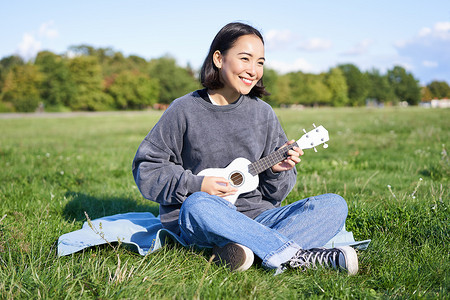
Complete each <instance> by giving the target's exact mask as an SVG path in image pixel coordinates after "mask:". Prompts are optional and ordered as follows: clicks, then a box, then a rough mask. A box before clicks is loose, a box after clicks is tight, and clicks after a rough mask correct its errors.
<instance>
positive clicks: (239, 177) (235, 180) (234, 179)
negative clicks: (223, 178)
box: [229, 171, 244, 187]
mask: <svg viewBox="0 0 450 300" xmlns="http://www.w3.org/2000/svg"><path fill="white" fill-rule="evenodd" d="M229 179H230V181H231V183H232V184H233V186H236V187H239V186H241V185H242V184H243V183H244V175H243V174H242V173H241V172H238V171H236V172H233V173H231V175H230V178H229Z"/></svg>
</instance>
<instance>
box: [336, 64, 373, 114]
mask: <svg viewBox="0 0 450 300" xmlns="http://www.w3.org/2000/svg"><path fill="white" fill-rule="evenodd" d="M338 68H339V69H341V71H342V73H343V74H344V76H345V81H346V82H347V86H348V98H349V104H350V105H352V106H362V105H364V104H365V101H366V98H367V95H368V94H369V80H368V79H367V76H366V75H365V74H364V73H361V71H360V70H359V69H358V67H357V66H355V65H353V64H345V65H339V66H338Z"/></svg>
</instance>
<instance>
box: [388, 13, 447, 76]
mask: <svg viewBox="0 0 450 300" xmlns="http://www.w3.org/2000/svg"><path fill="white" fill-rule="evenodd" d="M395 47H396V48H397V51H398V54H399V56H400V57H402V58H403V59H404V60H406V61H408V62H409V64H410V65H411V68H412V69H413V70H414V74H417V75H419V77H420V78H421V81H422V83H427V82H430V81H432V80H445V81H447V82H450V51H449V49H450V22H436V23H435V24H434V25H433V26H430V27H424V28H422V29H420V30H419V31H418V32H417V34H416V35H415V36H413V37H411V38H409V39H407V40H403V41H399V42H397V43H396V44H395Z"/></svg>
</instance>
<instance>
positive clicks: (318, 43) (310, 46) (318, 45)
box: [298, 38, 332, 51]
mask: <svg viewBox="0 0 450 300" xmlns="http://www.w3.org/2000/svg"><path fill="white" fill-rule="evenodd" d="M331 46H332V42H331V41H330V40H325V39H321V38H312V39H309V40H306V41H302V42H300V43H299V47H298V48H299V49H300V50H306V51H323V50H327V49H330V48H331Z"/></svg>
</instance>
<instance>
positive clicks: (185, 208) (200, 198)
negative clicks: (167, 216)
mask: <svg viewBox="0 0 450 300" xmlns="http://www.w3.org/2000/svg"><path fill="white" fill-rule="evenodd" d="M207 201H208V200H207V194H206V193H203V192H196V193H194V194H192V195H190V196H189V197H187V198H186V199H185V200H184V202H183V204H182V205H181V211H180V215H182V214H184V215H192V214H195V213H197V212H202V211H204V210H203V209H202V207H203V206H204V205H207Z"/></svg>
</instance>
